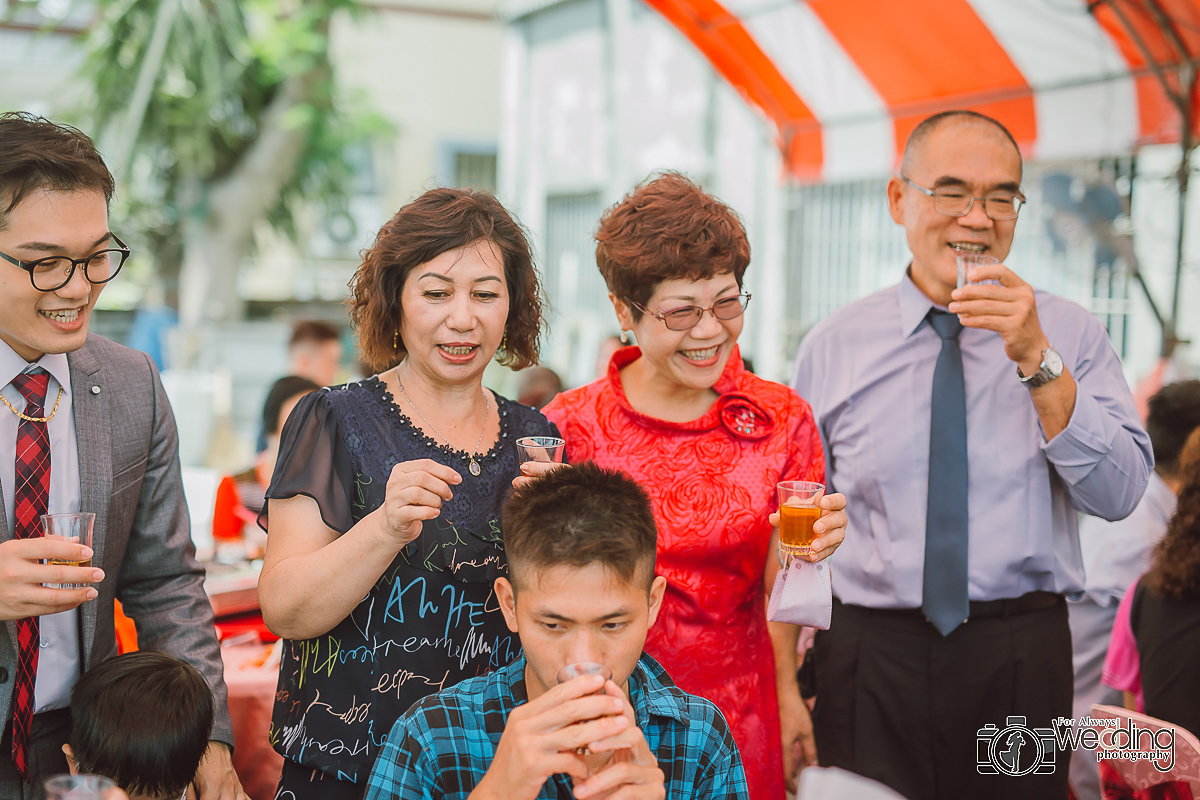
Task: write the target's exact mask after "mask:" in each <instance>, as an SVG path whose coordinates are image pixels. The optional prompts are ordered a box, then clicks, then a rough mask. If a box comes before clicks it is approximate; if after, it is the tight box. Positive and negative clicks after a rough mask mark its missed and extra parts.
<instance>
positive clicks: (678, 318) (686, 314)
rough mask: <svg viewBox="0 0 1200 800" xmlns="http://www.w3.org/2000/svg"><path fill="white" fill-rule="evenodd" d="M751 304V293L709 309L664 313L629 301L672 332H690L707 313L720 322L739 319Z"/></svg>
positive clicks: (716, 304) (718, 303) (685, 309)
mask: <svg viewBox="0 0 1200 800" xmlns="http://www.w3.org/2000/svg"><path fill="white" fill-rule="evenodd" d="M749 303H750V293H749V292H744V293H742V294H737V295H734V296H733V297H726V298H723V299H721V300H718V301H717V302H715V303H713V304H712V305H711V306H709V307H708V308H701V307H700V306H683V307H682V308H673V309H671V310H670V311H663V312H655V311H651V310H650V309H648V308H646V307H645V306H644V305H642V304H641V303H635V302H634V301H632V300H630V301H629V304H630V305H632V306H633V307H634V308H636V309H638V310H639V311H641V312H642V313H643V314H649V315H650V316H652V317H654V318H655V319H657V320H661V321H662V324H664V325H666V326H667V330H671V331H690V330H691V329H692V328H694V327H696V326H697V325H699V324H700V320H701V319H703V318H704V312H705V311H711V312H712V315H713V316H714V317H716V318H717V319H720V320H729V319H737V318H738V317H740V316H741V315H742V313H743V312H744V311H745V310H746V306H747V305H748V304H749Z"/></svg>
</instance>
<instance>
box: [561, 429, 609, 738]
mask: <svg viewBox="0 0 1200 800" xmlns="http://www.w3.org/2000/svg"><path fill="white" fill-rule="evenodd" d="M560 441H561V440H560ZM584 675H599V676H601V677H602V678H604V683H602V684H600V688H599V689H598V690H597V691H594V692H592V693H591V694H590V695H584V696H585V697H591V696H592V695H601V694H604V686H605V684H607V683H608V682H609V681H611V680H612V676H613V674H612V670H611V669H609V668H608V667H606V666H604V665H603V664H598V663H596V662H595V661H580V662H579V663H578V664H567V665H566V666H565V667H563V668H562V669H560V670H559V671H558V682H559V683H566V682H567V681H569V680H574V679H575V678H579V677H582V676H584ZM590 721H591V720H585V722H590ZM576 724H580V723H576ZM591 753H592V751H591V750H589V749H588V748H587V747H586V746H584V747H577V748H575V754H576V755H580V756H587V755H591Z"/></svg>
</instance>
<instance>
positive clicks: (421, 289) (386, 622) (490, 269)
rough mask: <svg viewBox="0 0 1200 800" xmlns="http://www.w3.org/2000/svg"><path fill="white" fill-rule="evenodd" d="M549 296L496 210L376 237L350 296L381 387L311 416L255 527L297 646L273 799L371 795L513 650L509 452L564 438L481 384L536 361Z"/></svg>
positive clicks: (268, 609)
mask: <svg viewBox="0 0 1200 800" xmlns="http://www.w3.org/2000/svg"><path fill="white" fill-rule="evenodd" d="M539 298H540V290H539V287H538V281H537V276H536V273H535V272H534V269H533V264H532V260H531V258H530V254H529V247H528V244H527V243H526V241H525V237H524V235H523V234H522V231H521V229H520V227H519V226H518V225H517V223H516V222H514V221H513V219H512V218H511V217H510V216H509V215H508V213H507V212H506V211H505V210H504V209H503V208H502V207H501V206H500V204H499V203H497V202H496V200H495V199H494V198H493V197H492V196H491V195H488V194H484V193H475V192H468V191H463V190H457V189H435V190H432V191H430V192H427V193H426V194H424V195H423V196H421V197H420V198H419V199H417V200H416V201H414V202H413V203H411V204H409V205H407V206H405V207H404V208H402V209H400V211H399V212H398V213H397V214H396V216H395V217H393V218H392V220H391V221H390V222H389V223H388V224H387V225H385V226H384V227H383V229H382V230H381V231H380V232H379V235H378V237H377V238H376V240H375V244H374V246H372V248H371V249H370V250H368V251H367V253H366V254H365V256H364V259H363V263H362V265H361V266H360V267H359V269H358V271H357V273H356V274H355V277H354V279H353V281H352V282H351V300H350V304H351V317H352V319H353V321H354V323H355V326H356V328H357V330H358V334H359V342H360V349H361V351H362V355H363V358H364V359H365V360H366V361H367V363H369V364H371V365H372V368H374V369H377V370H379V374H377V375H375V376H374V377H371V378H368V379H366V380H363V381H358V382H356V383H350V384H347V385H345V386H339V387H331V388H328V389H323V390H321V391H317V392H313V393H312V394H310V395H308V396H307V397H305V398H304V399H303V400H301V402H300V404H299V405H298V406H297V407H296V410H295V411H294V412H293V413H292V415H291V417H290V418H289V419H288V422H287V424H286V426H285V427H284V430H283V437H282V443H281V445H280V452H279V462H278V465H277V467H276V469H275V475H274V478H273V479H272V482H271V486H270V488H269V489H268V490H267V498H268V505H267V508H266V510H264V512H263V515H262V517H261V519H260V522H261V523H262V524H263V525H264V527H265V528H266V529H267V532H268V538H267V552H266V558H265V561H264V564H263V570H262V576H261V578H260V581H259V601H260V605H261V606H262V612H263V618H264V619H265V620H266V622H267V625H268V626H269V627H270V628H271V630H272V631H274V632H275V633H277V634H278V635H279V636H281V637H283V638H284V639H285V640H286V642H285V647H284V655H283V662H282V664H281V666H280V672H279V688H278V692H277V694H276V702H275V711H274V715H273V719H272V721H271V729H270V739H271V743H272V745H273V746H274V747H275V749H276V750H278V751H279V752H280V753H281V754H282V755H283V756H284V757H285V762H284V769H283V777H282V779H281V781H280V786H279V791H278V793H277V797H279V798H281V800H282V799H283V798H289V799H290V798H296V800H303V799H304V798H351V797H360V796H361V795H362V790H363V786H364V785H365V781H366V778H367V775H368V773H369V772H370V768H371V764H372V762H373V761H374V759H375V755H376V753H378V751H379V748H380V746H381V745H382V744H383V741H384V738H385V737H386V736H387V733H388V731H389V730H390V729H391V727H392V723H393V722H394V721H395V720H396V718H397V717H399V715H400V714H402V713H403V712H404V711H405V710H407V709H408V707H409V706H410V705H412V704H413V703H414V702H416V701H417V700H419V699H420V698H422V697H424V696H425V695H428V694H431V693H432V692H435V691H437V690H439V689H441V688H443V687H446V686H451V685H453V684H455V683H457V682H459V681H461V680H462V679H464V678H467V677H470V676H473V675H478V674H481V673H484V672H487V671H489V670H492V669H495V668H497V667H500V666H503V665H504V664H506V663H508V662H509V661H510V660H511V659H512V658H513V656H515V655H516V653H517V651H518V648H519V643H518V641H517V639H516V637H515V636H514V635H512V634H510V632H509V631H508V629H507V627H506V626H505V624H504V620H503V617H502V616H501V614H500V611H499V608H498V606H497V604H496V602H495V597H494V596H493V594H492V583H493V581H494V580H495V578H496V577H498V576H500V575H503V574H505V572H506V571H507V562H506V561H505V557H504V549H503V545H502V542H501V536H500V524H499V520H500V507H501V503H502V502H503V500H504V497H505V495H506V493H507V491H508V489H509V487H510V485H511V483H512V481H513V479H514V478H516V477H517V476H518V475H519V474H520V470H519V468H518V463H517V453H516V446H515V444H514V443H515V441H516V439H518V438H520V437H522V436H544V435H551V436H557V435H558V433H557V431H556V429H555V428H554V426H553V425H551V424H550V423H549V422H547V421H546V419H545V417H543V416H542V415H541V414H540V413H538V412H537V411H535V410H533V409H531V408H527V407H525V406H522V405H519V404H517V403H513V402H510V401H508V400H506V399H504V398H503V397H501V396H499V395H497V394H495V393H493V392H491V391H489V390H487V389H485V388H484V387H483V383H482V380H483V371H484V368H485V367H486V366H487V364H488V363H489V362H490V361H491V360H492V358H493V357H494V356H496V355H497V353H499V360H500V362H501V363H502V364H506V365H509V366H513V367H517V368H520V367H524V366H528V365H530V364H533V363H536V361H537V337H538V333H539V328H540V325H541V304H540V300H539Z"/></svg>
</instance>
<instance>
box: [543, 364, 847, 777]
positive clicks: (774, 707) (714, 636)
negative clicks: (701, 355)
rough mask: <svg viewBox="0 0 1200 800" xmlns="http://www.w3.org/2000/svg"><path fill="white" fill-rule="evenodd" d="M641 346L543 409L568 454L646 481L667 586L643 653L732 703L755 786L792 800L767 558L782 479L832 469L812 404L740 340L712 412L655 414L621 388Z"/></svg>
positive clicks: (697, 688) (732, 721)
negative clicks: (673, 416)
mask: <svg viewBox="0 0 1200 800" xmlns="http://www.w3.org/2000/svg"><path fill="white" fill-rule="evenodd" d="M640 356H641V351H640V350H639V349H638V348H636V347H626V348H622V349H621V350H618V351H617V352H616V353H615V354H614V355H613V357H612V360H611V361H610V362H609V367H608V375H607V376H606V377H604V378H601V379H599V380H597V381H595V382H594V383H591V384H589V385H587V386H583V387H581V388H579V389H573V390H571V391H568V392H564V393H563V394H560V395H558V397H556V398H555V399H554V400H553V401H552V402H551V403H550V404H549V405H547V406H546V407H545V408H544V409H542V413H544V414H545V415H546V417H547V418H549V419H550V420H551V421H552V422H554V423H555V424H556V425H557V426H558V429H559V430H560V431H562V435H563V437H564V438H565V439H566V442H567V456H568V458H569V460H570V461H571V462H572V463H580V462H583V461H594V462H596V463H597V464H599V465H600V466H603V467H609V468H616V469H620V470H623V471H624V472H626V473H628V474H629V475H631V476H632V477H633V478H634V479H635V480H637V481H638V482H639V483H640V484H641V485H642V486H643V487H644V488H645V489H646V491H647V492H649V494H650V497H651V499H652V500H653V503H654V517H655V521H656V522H657V524H658V567H657V569H658V574H660V575H663V576H665V577H666V579H667V592H666V598H665V599H664V600H663V607H662V611H661V612H660V614H659V617H658V621H657V622H656V623H655V625H654V627H653V628H651V629H650V635H649V638H647V640H646V652H648V653H650V655H652V656H653V657H654V658H656V659H657V660H658V661H659V663H661V664H662V665H663V666H664V667H665V668H666V670H667V672H668V673H670V675H671V677H672V678H674V679H675V682H676V683H677V684H679V686H680V687H682V688H683V689H684V690H686V691H688V692H691V693H693V694H697V695H700V696H701V697H706V698H708V699H710V700H712V701H713V702H715V703H716V704H717V706H718V707H719V708H720V709H721V711H722V712H724V714H725V718H726V720H727V721H728V722H729V727H730V728H731V729H732V730H733V735H734V738H735V739H736V740H737V744H738V748H739V749H740V750H741V754H742V761H743V763H744V764H745V765H746V777H747V778H748V779H749V784H750V797H751V798H753V800H783V797H784V782H783V761H782V754H781V751H780V736H779V708H778V704H777V701H776V695H775V658H774V655H773V652H772V650H771V640H770V638H769V636H768V635H767V624H766V623H767V619H766V596H765V594H764V591H763V569H764V567H765V566H766V561H767V557H768V552H767V551H768V550H769V545H770V541H771V526H770V523H769V522H768V520H767V517H768V516H769V515H770V513H771V512H772V511H774V510H775V507H776V502H775V484H776V483H778V482H779V481H781V480H814V481H821V482H823V481H824V476H825V461H824V456H823V455H822V452H821V442H820V438H819V436H818V433H817V428H816V425H815V423H814V422H813V416H812V411H811V409H809V407H808V403H806V402H804V401H803V400H801V399H800V397H799V396H798V395H797V394H796V393H795V392H793V391H792V390H791V389H789V388H787V387H786V386H780V385H779V384H777V383H772V382H770V381H765V380H763V379H761V378H758V377H756V376H754V375H753V374H751V373H749V372H746V370H745V369H744V368H743V366H742V359H741V355H740V354H739V353H738V351H737V350H736V349H735V350H734V352H733V354H732V355H731V356H730V358H729V363H728V364H727V365H726V367H725V371H724V373H723V374H722V375H721V378H720V380H719V381H718V382H717V384H716V386H714V387H713V389H714V390H715V391H716V392H717V393H718V394H719V395H720V398H719V399H718V400H717V402H716V403H714V404H713V406H712V408H710V409H709V411H708V413H706V414H705V415H704V416H702V417H700V418H699V419H696V420H692V421H691V422H665V421H663V420H659V419H654V418H652V417H648V416H646V415H644V414H640V413H638V412H637V411H635V410H633V408H632V407H631V406H630V405H629V401H628V400H627V399H626V397H625V392H624V390H623V388H622V387H621V379H620V370H621V369H622V368H623V367H625V366H627V365H629V364H631V363H632V362H634V361H636V360H637V359H638V358H639V357H640Z"/></svg>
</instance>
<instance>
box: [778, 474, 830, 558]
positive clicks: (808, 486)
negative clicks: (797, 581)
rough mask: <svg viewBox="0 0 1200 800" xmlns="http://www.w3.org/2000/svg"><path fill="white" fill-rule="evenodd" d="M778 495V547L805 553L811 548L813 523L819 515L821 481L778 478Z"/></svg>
mask: <svg viewBox="0 0 1200 800" xmlns="http://www.w3.org/2000/svg"><path fill="white" fill-rule="evenodd" d="M775 491H776V492H777V493H778V495H779V549H780V550H781V551H783V553H784V555H786V556H806V555H808V554H809V553H811V552H812V543H813V539H815V538H817V536H816V532H815V531H813V523H815V522H816V521H817V520H818V519H820V518H821V507H820V505H819V503H820V502H821V498H822V497H824V496H825V485H824V484H822V483H814V482H812V481H781V482H780V483H778V484H776V487H775Z"/></svg>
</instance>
